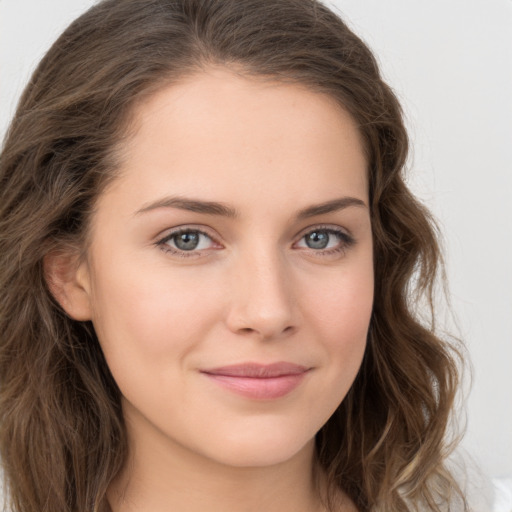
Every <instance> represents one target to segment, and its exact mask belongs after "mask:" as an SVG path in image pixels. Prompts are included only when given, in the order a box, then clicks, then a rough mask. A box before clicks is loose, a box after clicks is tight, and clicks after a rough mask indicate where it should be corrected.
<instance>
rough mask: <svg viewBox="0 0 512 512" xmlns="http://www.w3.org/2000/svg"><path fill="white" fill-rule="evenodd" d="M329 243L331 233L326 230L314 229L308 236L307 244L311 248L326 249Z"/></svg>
mask: <svg viewBox="0 0 512 512" xmlns="http://www.w3.org/2000/svg"><path fill="white" fill-rule="evenodd" d="M328 243H329V234H328V233H326V232H325V231H313V233H310V234H309V235H307V236H306V245H307V246H308V247H309V248H311V249H325V248H326V247H327V244H328Z"/></svg>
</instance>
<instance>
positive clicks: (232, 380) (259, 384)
mask: <svg viewBox="0 0 512 512" xmlns="http://www.w3.org/2000/svg"><path fill="white" fill-rule="evenodd" d="M203 375H206V376H207V377H208V378H210V379H211V380H213V381H214V382H215V383H216V384H219V385H220V386H222V387H223V388H226V389H228V390H230V391H233V392H234V393H237V394H239V395H242V396H245V397H247V398H251V399H253V400H273V399H276V398H281V397H283V396H286V395H288V394H289V393H291V392H292V391H293V390H294V389H295V388H296V387H297V386H298V385H299V384H300V383H301V382H302V380H303V379H304V377H305V375H306V372H303V373H298V374H293V375H281V376H279V377H267V378H254V377H236V376H232V375H229V376H228V375H214V374H211V373H204V374H203Z"/></svg>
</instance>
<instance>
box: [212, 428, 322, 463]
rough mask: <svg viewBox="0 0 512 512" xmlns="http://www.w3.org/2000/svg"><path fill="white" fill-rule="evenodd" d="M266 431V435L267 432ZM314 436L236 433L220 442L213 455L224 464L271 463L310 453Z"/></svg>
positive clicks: (309, 455)
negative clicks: (241, 434) (251, 435)
mask: <svg viewBox="0 0 512 512" xmlns="http://www.w3.org/2000/svg"><path fill="white" fill-rule="evenodd" d="M265 434H267V435H265ZM314 445H315V440H314V437H312V438H307V439H304V438H296V437H295V438H294V437H293V436H285V435H276V433H275V432H274V433H272V432H268V433H265V432H261V431H260V432H258V433H257V434H256V435H255V436H254V437H252V439H251V438H249V436H233V437H232V438H230V439H227V440H225V441H224V442H222V443H220V450H218V453H216V454H213V453H211V454H210V457H212V458H214V459H216V460H217V462H220V463H221V464H225V465H227V466H232V467H238V468H243V467H246V468H256V467H268V466H275V465H279V464H282V463H284V462H287V461H290V460H291V459H294V458H298V457H300V458H301V457H308V458H309V457H311V456H312V454H313V451H314ZM216 451H217V450H216Z"/></svg>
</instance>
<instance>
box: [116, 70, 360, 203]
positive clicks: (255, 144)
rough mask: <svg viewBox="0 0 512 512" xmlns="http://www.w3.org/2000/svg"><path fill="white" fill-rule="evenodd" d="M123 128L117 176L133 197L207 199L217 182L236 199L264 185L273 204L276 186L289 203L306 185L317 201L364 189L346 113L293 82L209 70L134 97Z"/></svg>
mask: <svg viewBox="0 0 512 512" xmlns="http://www.w3.org/2000/svg"><path fill="white" fill-rule="evenodd" d="M132 126H133V130H132V131H131V135H130V136H129V137H128V138H127V139H125V141H124V143H123V145H122V147H121V154H122V163H121V166H120V175H121V181H123V180H125V181H126V182H127V183H128V182H129V184H130V186H131V187H132V189H134V190H137V191H138V192H140V194H139V195H140V196H142V195H143V193H145V194H146V195H153V196H155V195H158V193H163V192H164V191H165V192H167V193H175V191H174V190H173V189H174V188H175V187H176V186H179V187H181V190H179V191H178V192H179V193H183V194H186V195H193V196H197V195H198V193H200V194H203V195H204V194H206V196H208V195H209V194H216V193H218V192H221V191H222V190H221V189H222V186H223V185H232V186H227V187H224V189H225V190H226V193H227V197H226V198H224V199H225V200H227V201H230V200H231V199H233V198H232V197H229V195H230V194H231V195H233V192H234V193H235V196H236V198H237V199H240V200H242V199H243V196H244V192H250V193H251V194H252V195H254V194H261V195H262V197H263V196H265V197H268V196H270V195H272V194H271V189H272V188H276V189H280V190H281V200H282V201H284V200H285V199H286V198H285V197H283V196H284V194H283V192H284V191H286V192H288V194H287V195H288V196H289V197H294V198H295V200H297V201H300V200H301V196H307V195H308V194H309V195H311V194H313V195H314V193H315V191H316V192H317V193H318V195H321V196H322V197H319V198H315V197H311V198H309V199H310V200H311V201H316V200H317V199H318V202H322V201H324V200H325V199H326V197H325V196H326V195H329V192H330V189H332V188H333V187H334V188H340V189H346V190H338V191H336V193H335V192H334V191H333V195H334V196H336V197H337V196H339V195H340V193H351V194H352V195H354V194H355V193H356V192H357V193H358V194H359V195H361V194H363V195H366V194H367V188H368V187H367V182H366V161H365V156H364V151H363V149H362V143H361V137H360V134H359V131H358V129H357V126H356V124H355V122H354V120H353V119H352V118H351V116H350V115H349V114H348V113H347V112H346V111H345V110H344V109H343V108H342V107H341V106H340V105H339V104H338V103H337V102H336V101H335V100H334V99H333V98H331V97H330V96H327V95H325V94H321V93H318V92H314V91H312V90H310V89H308V88H306V87H304V86H301V85H296V84H288V83H282V82H277V81H273V80H268V79H267V80H264V79H261V78H253V77H248V76H244V75H240V74H236V73H234V72H232V71H230V70H227V69H223V68H212V69H210V70H207V71H205V72H202V73H198V74H195V75H191V76H188V77H186V78H185V79H183V80H182V81H180V82H179V83H176V84H173V85H169V86H167V87H164V88H162V89H161V90H159V91H158V92H157V93H155V94H153V95H152V96H150V97H149V98H147V99H146V100H145V101H144V102H142V103H140V104H138V105H137V107H136V108H135V110H134V112H133V125H132ZM233 187H235V190H234V188H233ZM141 199H142V197H141ZM148 199H149V198H148ZM207 199H208V198H207ZM212 199H215V200H217V199H219V198H218V197H214V198H212ZM224 199H223V200H224ZM309 199H308V200H309ZM327 199H328V198H327ZM304 200H306V199H304Z"/></svg>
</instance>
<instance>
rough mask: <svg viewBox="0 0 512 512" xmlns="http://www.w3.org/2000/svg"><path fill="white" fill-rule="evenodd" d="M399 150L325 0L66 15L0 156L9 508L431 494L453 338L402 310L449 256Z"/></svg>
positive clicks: (110, 7)
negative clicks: (442, 253) (67, 21)
mask: <svg viewBox="0 0 512 512" xmlns="http://www.w3.org/2000/svg"><path fill="white" fill-rule="evenodd" d="M406 154H407V136H406V133H405V130H404V126H403V122H402V117H401V111H400V107H399V104H398V102H397V100H396V98H395V97H394V95H393V94H392V92H391V91H390V89H389V88H388V87H387V86H386V84H385V83H383V81H382V80H381V78H380V76H379V72H378V69H377V66H376V63H375V60H374V58H373V56H372V55H371V53H370V52H369V50H368V49H367V48H366V46H365V45H364V44H363V43H362V42H361V40H360V39H358V38H357V36H355V35H354V34H353V33H352V32H351V31H350V30H349V29H348V28H347V27H346V26H345V25H344V24H343V22H342V21H341V20H340V19H339V18H337V17H336V16H335V15H334V14H332V13H331V12H330V11H329V10H328V9H327V8H325V7H324V6H322V5H321V4H319V3H316V2H314V1H309V0H308V1H304V0H278V1H272V2H262V1H261V0H243V1H240V0H237V1H234V0H232V1H227V0H222V1H221V0H211V1H200V0H181V1H179V2H169V1H165V0H127V1H123V2H120V1H118V0H115V1H114V0H107V1H104V2H100V3H99V4H98V5H97V6H95V7H93V8H92V9H91V10H89V11H88V12H87V13H86V14H84V15H83V16H81V17H80V18H79V19H78V20H76V21H75V22H74V23H73V24H72V25H71V26H70V27H69V28H68V29H67V30H66V31H65V33H64V34H63V35H62V36H61V37H60V38H59V40H58V41H57V42H56V43H55V45H54V46H53V47H52V49H50V51H49V52H48V54H47V55H46V56H45V57H44V59H43V60H42V62H41V64H40V65H39V67H38V69H37V70H36V72H35V74H34V76H33V78H32V80H31V82H30V84H29V86H28V87H27V89H26V90H25V92H24V94H23V97H22V99H21V101H20V104H19V107H18V110H17V112H16V115H15V117H14V119H13V121H12V124H11V127H10V130H9V132H8V135H7V138H6V141H5V145H4V149H3V152H2V159H1V180H2V184H3V187H2V191H1V194H2V195H1V198H0V204H1V206H0V208H1V213H0V219H1V237H0V239H1V240H2V247H1V258H2V263H1V265H0V268H1V271H0V272H1V274H0V276H1V277H0V279H1V289H2V301H1V308H2V309H1V310H0V311H1V312H0V322H1V325H0V332H1V333H2V335H1V354H2V356H1V367H0V378H1V397H0V400H1V409H0V410H1V411H2V413H1V414H2V416H1V427H0V432H1V443H0V446H1V447H2V457H3V463H4V471H5V476H6V486H7V492H8V496H9V499H10V503H11V508H12V510H16V511H18V510H19V511H21V510H24V511H25V510H27V511H28V510H33V511H36V510H37V511H41V510H51V511H78V510H112V511H114V512H117V511H131V510H152V511H154V512H159V511H165V510H186V511H189V512H192V511H195V510H199V509H200V510H204V509H207V510H211V511H215V510H223V511H227V510H267V511H273V510H279V511H288V510H290V511H291V510H293V511H295V512H300V511H303V510H304V511H312V510H315V511H316V510H323V511H324V510H329V511H342V512H345V511H351V510H359V511H367V510H368V511H369V510H393V511H399V510H416V509H418V508H421V507H424V508H427V509H428V510H444V509H447V508H448V507H449V506H450V504H451V503H452V501H453V499H454V496H455V495H457V494H458V493H459V491H458V488H457V485H456V483H455V482H454V480H453V478H452V477H451V475H450V473H449V472H448V470H447V469H446V467H445V458H446V455H447V453H448V447H449V446H448V444H447V442H446V439H445V434H446V427H447V424H448V420H449V418H450V412H451V409H452V405H453V400H454V395H455V392H456V389H457V381H458V378H457V367H456V357H455V356H456V352H454V351H453V349H452V348H451V347H450V346H448V345H447V344H446V342H445V341H443V340H441V339H439V338H438V337H437V336H436V335H435V333H434V332H433V330H432V329H431V328H430V327H429V326H428V325H424V324H423V323H422V322H421V321H420V320H419V319H418V317H417V315H416V313H415V305H416V304H417V301H418V300H420V299H423V298H426V299H427V301H429V302H430V303H431V300H432V288H433V284H434V280H435V277H436V272H437V269H438V264H439V250H438V247H437V244H436V236H435V230H434V228H433V224H432V222H431V220H430V217H429V215H428V213H427V212H426V211H425V210H424V208H423V207H421V205H419V204H418V202H417V201H416V200H415V199H414V197H413V196H412V195H411V193H410V192H409V191H408V189H407V188H406V186H405V184H404V182H403V175H402V172H403V166H404V162H405V159H406ZM459 494H460V493H459ZM459 500H461V501H462V502H463V501H464V500H463V498H459Z"/></svg>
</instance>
